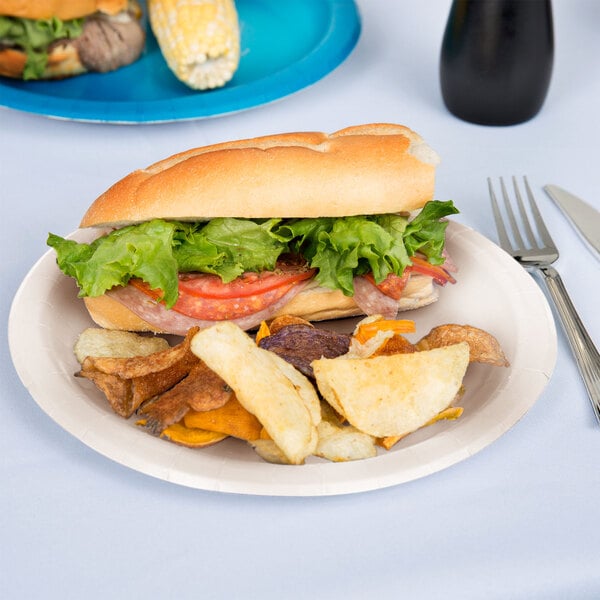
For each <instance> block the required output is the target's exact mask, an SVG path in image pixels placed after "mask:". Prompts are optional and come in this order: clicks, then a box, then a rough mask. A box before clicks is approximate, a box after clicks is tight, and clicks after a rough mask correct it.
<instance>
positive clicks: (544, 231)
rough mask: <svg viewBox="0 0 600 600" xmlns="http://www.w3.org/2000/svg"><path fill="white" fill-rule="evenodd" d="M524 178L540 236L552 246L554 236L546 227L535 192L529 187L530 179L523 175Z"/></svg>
mask: <svg viewBox="0 0 600 600" xmlns="http://www.w3.org/2000/svg"><path fill="white" fill-rule="evenodd" d="M523 179H524V181H525V189H526V190H527V197H528V198H529V205H530V206H531V213H532V214H533V218H534V219H535V225H536V227H537V230H538V233H539V234H540V238H541V239H542V241H543V242H544V244H545V245H546V246H548V247H552V246H554V242H553V241H552V237H550V234H549V233H548V230H547V229H546V225H545V223H544V220H543V219H542V215H541V214H540V211H539V209H538V206H537V203H536V201H535V198H534V197H533V192H532V191H531V188H530V187H529V181H527V177H523Z"/></svg>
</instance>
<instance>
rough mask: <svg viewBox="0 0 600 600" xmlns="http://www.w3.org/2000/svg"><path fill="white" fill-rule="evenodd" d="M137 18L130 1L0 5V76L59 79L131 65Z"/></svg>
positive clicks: (9, 1)
mask: <svg viewBox="0 0 600 600" xmlns="http://www.w3.org/2000/svg"><path fill="white" fill-rule="evenodd" d="M141 14H142V11H141V8H140V5H139V4H138V3H137V1H135V0H36V1H35V2H24V1H23V0H0V75H3V76H5V77H12V78H15V79H25V80H35V79H62V78H65V77H71V76H73V75H80V74H82V73H86V72H90V71H95V72H100V73H106V72H108V71H113V70H115V69H118V68H120V67H123V66H125V65H128V64H130V63H133V62H134V61H136V60H137V59H138V58H139V57H140V55H141V53H142V50H143V48H144V43H145V31H144V29H143V27H142V25H141V23H140V18H141Z"/></svg>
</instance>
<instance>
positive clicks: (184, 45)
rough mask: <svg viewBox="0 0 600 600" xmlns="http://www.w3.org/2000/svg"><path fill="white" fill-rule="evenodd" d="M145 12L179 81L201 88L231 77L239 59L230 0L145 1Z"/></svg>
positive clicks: (224, 82) (216, 84) (235, 25)
mask: <svg viewBox="0 0 600 600" xmlns="http://www.w3.org/2000/svg"><path fill="white" fill-rule="evenodd" d="M148 14H149V17H150V24H151V26H152V31H153V32H154V35H155V36H156V40H157V41H158V45H159V46H160V49H161V52H162V54H163V56H164V58H165V60H166V62H167V64H168V65H169V68H170V69H171V71H173V73H174V74H175V76H176V77H177V78H178V79H179V80H181V81H182V82H183V83H185V84H187V85H188V86H189V87H191V88H194V89H198V90H205V89H212V88H217V87H222V86H223V85H225V84H226V83H227V82H228V81H229V80H230V79H231V78H232V77H233V74H234V73H235V71H236V70H237V68H238V65H239V60H240V31H239V23H238V16H237V11H236V8H235V2H234V0H149V2H148Z"/></svg>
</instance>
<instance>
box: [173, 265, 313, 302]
mask: <svg viewBox="0 0 600 600" xmlns="http://www.w3.org/2000/svg"><path fill="white" fill-rule="evenodd" d="M314 274H315V270H314V269H308V270H307V269H306V268H304V267H300V266H298V267H296V266H287V265H286V266H282V267H281V268H278V270H277V271H263V272H262V273H244V274H243V275H241V276H240V277H238V278H237V279H234V280H233V281H230V282H229V283H223V282H222V281H221V278H220V277H219V276H218V275H210V274H207V273H182V274H181V275H179V292H180V293H181V292H184V293H187V294H190V295H192V296H199V297H202V298H245V297H247V296H254V295H256V294H262V293H264V292H268V291H269V290H273V289H275V288H278V287H280V286H282V285H286V284H289V283H296V282H298V281H304V280H305V279H310V278H311V277H312V276H313V275H314Z"/></svg>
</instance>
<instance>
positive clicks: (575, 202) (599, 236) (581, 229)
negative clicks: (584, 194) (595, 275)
mask: <svg viewBox="0 0 600 600" xmlns="http://www.w3.org/2000/svg"><path fill="white" fill-rule="evenodd" d="M544 190H545V192H546V193H547V194H548V196H550V198H552V200H554V202H555V204H556V205H557V206H558V207H559V208H560V209H561V211H562V212H563V213H564V214H565V216H566V217H567V219H568V220H569V221H570V222H571V224H572V225H573V227H574V228H575V230H576V231H577V232H578V233H579V234H580V235H581V237H582V239H583V241H584V242H586V245H587V246H588V248H589V249H590V250H592V251H594V250H595V251H596V253H597V254H596V257H597V258H600V212H599V211H598V210H596V209H595V208H594V207H593V206H590V205H589V204H588V203H587V202H584V201H583V200H581V198H578V197H577V196H574V195H573V194H571V193H570V192H567V191H566V190H563V189H562V188H561V187H558V186H557V185H552V184H548V185H545V186H544Z"/></svg>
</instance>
